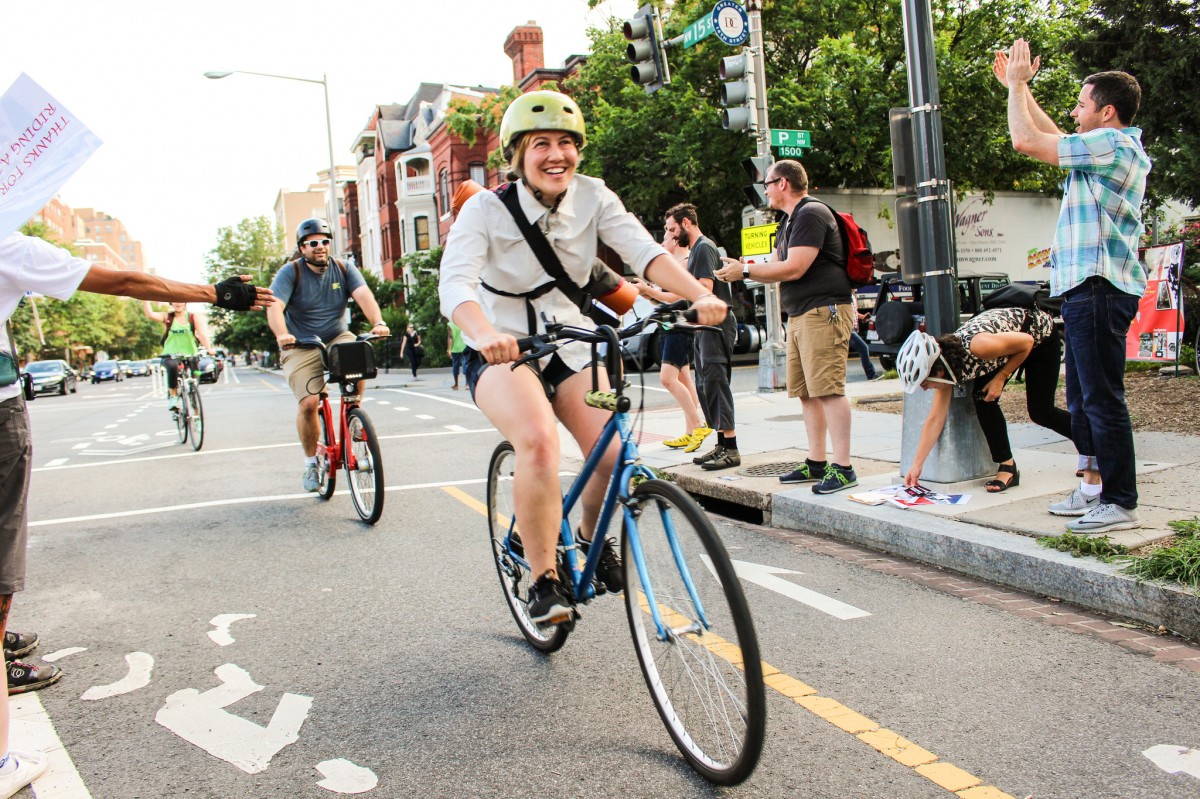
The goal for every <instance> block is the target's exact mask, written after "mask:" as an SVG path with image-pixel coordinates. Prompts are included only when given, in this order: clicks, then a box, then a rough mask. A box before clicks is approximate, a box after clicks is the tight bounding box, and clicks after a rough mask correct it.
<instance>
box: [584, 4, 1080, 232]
mask: <svg viewBox="0 0 1200 799" xmlns="http://www.w3.org/2000/svg"><path fill="white" fill-rule="evenodd" d="M711 8H712V3H711V2H710V0H678V2H675V3H672V4H670V5H669V6H668V7H666V8H664V9H663V20H664V27H665V32H666V35H667V36H668V37H670V36H674V35H678V34H679V33H681V32H682V31H683V29H684V28H685V27H686V26H687V25H689V24H690V23H691V22H693V21H694V20H696V19H697V18H699V17H700V16H701V15H702V14H705V13H710V12H711ZM1081 9H1082V4H1081V1H1080V0H1049V1H1048V2H1047V1H1045V0H1036V1H1035V0H1000V1H999V2H980V3H954V2H949V1H948V0H940V1H939V2H935V3H934V4H933V16H934V27H935V36H936V48H937V64H938V75H939V83H940V99H941V103H942V106H943V113H944V118H943V122H944V124H943V127H944V130H945V140H946V164H947V169H948V172H949V175H950V177H951V179H952V180H954V181H955V183H956V186H957V188H958V189H960V190H966V189H978V190H983V191H998V190H1012V189H1018V190H1031V191H1044V192H1057V191H1058V184H1059V181H1060V180H1061V174H1060V170H1057V169H1054V168H1052V167H1049V166H1047V165H1044V164H1041V163H1039V162H1037V161H1034V160H1033V159H1030V158H1026V157H1024V156H1021V155H1020V154H1018V153H1016V152H1015V151H1013V149H1012V147H1011V145H1010V143H1009V139H1008V126H1007V118H1006V94H1005V91H1004V89H1003V88H1002V87H1001V86H1000V84H999V83H998V82H997V81H996V79H995V77H994V76H993V75H992V72H991V64H992V59H993V57H994V53H995V51H996V50H997V49H999V48H1003V47H1007V46H1008V45H1009V44H1011V42H1012V40H1013V38H1015V37H1016V36H1018V35H1019V36H1023V37H1025V38H1028V39H1030V40H1031V41H1032V42H1033V45H1034V48H1035V51H1037V52H1046V53H1055V52H1059V51H1060V50H1061V48H1062V46H1063V43H1064V41H1066V40H1067V39H1069V38H1070V37H1071V36H1073V35H1074V31H1075V29H1076V24H1077V19H1078V18H1079V16H1080V14H1081ZM903 27H904V26H903V21H902V18H901V12H900V3H899V2H898V0H888V1H887V2H867V1H866V0H851V2H845V0H837V2H834V0H818V1H817V2H811V3H769V4H767V5H766V8H765V10H764V11H763V30H764V31H766V46H765V50H766V77H767V84H768V98H769V102H768V107H769V109H770V120H771V126H772V127H774V128H781V129H783V128H795V129H802V130H810V131H812V135H813V145H814V148H813V150H812V151H811V152H809V153H808V154H807V155H806V157H805V158H804V159H803V162H804V164H805V167H806V169H808V171H809V175H810V179H811V181H812V184H813V186H814V187H816V188H821V187H839V186H847V187H856V188H872V187H890V186H891V184H892V167H891V143H890V135H889V131H888V121H887V119H888V109H889V108H892V107H896V106H904V105H907V104H908V88H907V74H906V66H905V64H906V60H905V53H904V38H903ZM589 35H590V37H591V40H592V54H591V55H590V56H589V58H588V61H587V63H586V64H585V65H584V67H583V69H582V70H581V71H580V73H579V74H578V75H577V76H576V77H575V78H573V79H572V80H570V81H568V82H567V84H566V87H565V88H566V90H567V91H568V92H570V93H571V94H572V96H574V97H575V98H576V100H578V101H579V103H580V105H581V107H582V108H583V111H584V116H585V117H586V119H587V121H588V137H589V144H588V148H587V150H585V152H584V160H583V163H582V164H581V167H580V169H581V171H583V172H585V173H587V174H590V175H595V176H598V177H602V178H604V180H605V181H607V182H608V184H609V185H610V186H611V187H612V189H613V190H614V191H615V192H616V193H617V195H618V196H620V197H621V199H622V200H623V201H624V202H625V204H626V207H628V208H629V210H630V211H632V212H633V213H634V214H636V215H637V216H638V217H639V218H641V219H642V220H643V221H644V222H646V223H647V224H648V225H649V226H650V227H658V226H659V225H661V218H662V214H663V212H664V211H665V210H666V209H667V208H668V207H669V206H670V205H672V204H674V203H676V202H680V201H685V200H686V201H689V202H692V203H695V205H696V206H697V209H698V212H699V215H700V223H701V224H700V226H701V228H702V229H704V231H705V233H706V234H708V235H709V236H711V237H712V238H713V239H714V240H716V241H717V242H718V243H719V244H723V245H724V246H725V247H726V248H727V249H729V250H730V252H731V253H733V252H736V251H737V249H738V246H739V238H738V235H737V231H738V229H739V228H740V226H741V225H740V219H741V209H742V207H743V201H742V197H743V194H742V187H743V185H745V183H746V182H747V179H746V177H745V175H744V173H743V171H742V169H741V167H740V164H739V162H740V161H741V159H743V158H746V157H748V156H750V155H753V154H754V151H755V148H754V143H753V140H752V139H751V138H750V137H748V136H746V135H744V134H738V133H734V132H731V131H725V130H723V129H722V128H721V123H720V109H721V106H720V104H719V102H718V97H719V91H720V80H719V77H718V70H717V66H718V63H719V61H720V58H721V57H723V56H725V55H729V54H730V53H731V52H732V51H731V49H730V48H728V47H726V46H725V45H723V44H721V43H720V41H719V40H717V39H716V38H715V37H709V38H708V39H706V40H705V41H703V42H700V43H699V44H697V45H695V46H693V47H691V48H688V49H686V50H684V49H678V48H672V49H670V50H668V58H669V60H670V66H671V77H672V83H671V85H670V86H667V87H665V88H663V89H662V90H660V91H658V92H656V93H655V94H652V95H646V94H645V92H644V91H643V90H642V89H641V87H638V86H636V85H634V84H633V83H632V82H631V81H630V80H629V77H628V66H627V64H626V62H625V56H624V50H625V45H626V42H625V40H624V38H623V37H622V36H621V33H620V30H619V25H618V23H617V21H616V20H611V21H610V23H609V25H608V26H607V27H606V28H603V29H593V30H592V31H590V32H589ZM1076 90H1077V79H1076V76H1075V74H1074V72H1073V64H1071V63H1069V62H1066V61H1065V60H1062V62H1060V63H1055V62H1054V60H1053V59H1048V60H1047V63H1046V64H1044V65H1043V67H1042V69H1041V71H1040V72H1039V74H1038V78H1037V85H1036V92H1037V94H1038V98H1039V100H1040V101H1041V103H1042V105H1043V107H1044V108H1046V109H1047V111H1048V113H1050V114H1051V115H1052V116H1054V117H1055V118H1056V119H1058V120H1060V123H1061V124H1062V125H1063V126H1064V127H1065V126H1066V125H1067V124H1068V123H1069V117H1068V115H1067V113H1068V112H1069V110H1070V108H1071V107H1072V106H1073V104H1074V95H1075V92H1076Z"/></svg>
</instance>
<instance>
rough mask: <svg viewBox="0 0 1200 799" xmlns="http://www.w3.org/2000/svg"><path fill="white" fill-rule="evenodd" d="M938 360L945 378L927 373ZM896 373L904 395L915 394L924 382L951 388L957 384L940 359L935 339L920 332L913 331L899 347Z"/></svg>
mask: <svg viewBox="0 0 1200 799" xmlns="http://www.w3.org/2000/svg"><path fill="white" fill-rule="evenodd" d="M939 360H940V361H941V362H942V368H943V369H945V370H946V375H947V377H945V378H942V377H930V376H929V373H930V372H932V371H933V367H934V365H936V364H937V362H938V361H939ZM896 371H897V372H899V373H900V382H901V384H902V385H903V386H904V393H906V394H913V393H916V390H917V389H919V388H920V387H921V384H922V383H924V382H925V381H926V380H928V381H930V382H931V383H946V384H948V385H951V386H953V385H955V384H956V383H957V382H958V381H956V380H955V379H954V370H953V369H951V368H950V364H948V363H946V359H945V358H943V357H942V348H941V347H940V346H939V345H938V343H937V339H936V338H934V337H933V336H931V335H929V334H928V333H925V332H923V331H920V330H914V331H913V332H912V333H911V334H910V335H909V337H908V338H907V339H905V341H904V345H903V346H901V347H900V352H899V353H897V355H896Z"/></svg>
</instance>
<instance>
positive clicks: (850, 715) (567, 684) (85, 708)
mask: <svg viewBox="0 0 1200 799" xmlns="http://www.w3.org/2000/svg"><path fill="white" fill-rule="evenodd" d="M737 372H738V376H737V379H736V381H735V389H736V390H744V391H748V390H752V388H753V386H754V382H755V376H754V374H755V373H754V367H753V366H746V367H739V368H738V370H737ZM376 383H377V385H376V387H375V388H374V389H373V390H372V391H371V392H370V394H369V401H368V402H367V404H366V406H365V407H366V408H367V409H368V411H369V412H370V414H371V416H372V418H373V420H374V421H375V424H376V427H377V429H378V431H379V433H380V435H381V437H382V439H383V442H382V443H383V453H384V462H385V465H386V484H387V486H388V492H387V500H386V503H387V504H386V507H385V509H384V514H383V518H382V520H381V521H380V523H379V524H378V525H377V526H375V527H367V526H365V525H362V524H361V523H359V522H358V521H357V520H356V517H355V515H354V511H353V509H352V507H351V503H350V498H349V497H348V496H347V495H345V493H344V492H343V491H342V490H339V493H338V494H337V495H336V496H335V497H334V498H333V499H332V500H330V501H328V502H324V501H321V500H319V499H317V498H316V497H315V496H314V495H309V494H305V493H304V492H303V491H301V489H300V473H301V468H302V458H301V454H300V450H299V446H298V445H297V444H296V443H295V433H294V427H293V412H294V400H293V399H292V397H291V394H290V392H289V391H288V390H287V388H286V385H284V383H283V381H282V379H281V378H280V377H278V376H276V375H270V374H263V373H260V372H258V371H256V370H253V369H247V368H238V369H236V370H230V372H229V376H228V378H223V380H222V382H221V383H219V384H217V385H212V386H209V385H206V386H204V387H203V389H202V390H203V396H204V401H205V409H206V415H207V433H206V440H205V445H204V448H203V450H202V451H201V452H199V453H193V452H192V451H191V448H190V447H188V446H180V445H178V444H177V443H175V439H174V430H173V427H172V424H171V421H170V418H169V417H168V415H167V412H166V409H165V401H164V400H162V399H156V398H154V397H152V396H151V395H150V383H149V381H148V380H147V379H144V378H134V379H131V380H128V381H126V382H124V383H120V384H115V385H114V384H102V385H99V386H93V385H90V384H81V385H80V387H79V393H78V394H76V395H73V396H67V397H43V398H39V399H38V400H36V401H35V402H34V403H33V404H32V405H31V406H30V407H31V414H32V420H33V425H34V445H35V452H34V466H35V472H34V476H33V490H32V495H31V504H32V518H33V519H34V526H33V527H32V529H31V531H30V534H31V542H30V553H29V580H28V583H29V587H28V589H27V590H26V591H25V592H23V593H22V594H19V595H18V596H17V598H16V602H15V607H14V611H13V616H12V620H11V624H10V627H11V629H14V630H22V631H36V632H38V633H39V634H40V635H41V636H42V640H43V643H42V645H41V646H40V648H39V649H38V650H37V652H35V653H34V657H35V658H36V657H37V656H45V655H52V654H54V653H58V654H59V655H60V657H59V659H58V660H57V661H56V662H57V663H58V665H60V666H61V667H62V668H63V669H64V671H65V676H64V678H63V679H62V681H61V682H60V683H59V684H58V685H55V686H53V687H51V688H49V689H46V690H43V691H41V692H38V693H36V694H29V695H26V696H25V697H24V698H22V697H17V698H14V699H13V700H12V701H13V702H14V703H20V704H18V705H15V707H17V711H15V712H19V713H20V714H22V720H21V721H19V722H17V723H15V725H14V732H15V735H17V736H18V739H17V740H18V741H20V740H21V739H20V737H19V736H21V735H33V734H36V735H38V736H42V737H43V738H45V740H46V741H49V742H51V743H52V742H53V740H54V736H57V740H58V741H61V745H62V747H63V750H64V751H63V753H62V754H60V755H58V756H57V758H58V759H57V760H56V764H55V772H54V774H55V775H56V777H55V779H54V780H53V781H50V780H43V781H42V783H43V784H41V785H39V786H38V790H37V796H38V797H39V799H66V798H67V797H70V799H78V798H79V797H86V796H88V795H90V796H94V797H98V798H99V797H105V798H108V797H112V798H113V799H129V798H131V797H145V798H146V799H150V798H152V797H175V796H188V797H277V796H288V797H292V796H311V797H320V796H327V795H329V794H330V792H331V791H333V792H339V793H343V792H351V791H353V790H359V789H364V788H367V789H369V790H368V791H367V793H366V794H365V795H369V796H376V797H402V796H403V797H407V796H420V797H493V796H495V797H511V796H522V795H535V794H536V795H548V794H549V795H561V796H612V795H624V796H630V797H683V796H688V797H691V796H717V795H721V796H735V797H760V796H761V797H783V796H789V797H790V796H798V797H806V798H810V799H822V798H826V797H827V798H828V799H847V798H856V797H862V798H863V799H866V798H867V797H872V798H873V797H880V798H882V799H918V798H920V799H924V798H925V797H930V798H931V799H932V798H933V797H948V796H952V795H955V794H954V793H953V791H954V790H957V789H958V788H962V787H967V786H969V785H971V784H974V782H972V781H976V782H978V783H980V784H982V785H983V786H994V791H995V792H994V793H993V792H983V789H976V791H975V792H964V793H961V794H957V795H959V796H961V797H963V799H980V798H981V797H982V798H983V799H986V798H987V797H999V796H1003V795H1005V794H1007V795H1010V796H1014V797H1018V799H1019V798H1020V797H1026V796H1030V795H1032V796H1034V797H1037V799H1050V798H1051V797H1061V798H1062V799H1080V797H1088V798H1089V799H1099V798H1101V797H1113V798H1114V799H1115V798H1117V797H1120V798H1121V799H1128V798H1130V797H1156V798H1158V799H1184V798H1185V797H1189V798H1191V799H1194V797H1196V796H1198V795H1200V766H1197V765H1195V764H1196V761H1197V759H1200V751H1197V750H1196V749H1193V750H1192V754H1191V755H1190V756H1187V757H1183V758H1180V759H1179V761H1178V762H1179V763H1181V764H1182V767H1183V768H1185V769H1189V768H1190V770H1191V772H1192V773H1190V774H1189V773H1187V771H1186V770H1185V771H1180V772H1179V773H1175V774H1171V773H1168V771H1167V770H1164V768H1162V767H1161V766H1159V765H1156V764H1155V763H1154V762H1152V760H1151V759H1150V757H1148V756H1146V755H1144V754H1143V752H1145V751H1147V750H1150V751H1153V752H1161V751H1163V750H1152V749H1151V747H1155V746H1159V745H1171V746H1177V747H1181V748H1183V749H1184V750H1187V749H1188V748H1192V747H1196V748H1200V714H1197V713H1196V707H1197V700H1198V699H1200V678H1198V677H1197V675H1194V674H1188V673H1186V672H1183V671H1182V670H1179V669H1176V668H1173V667H1171V666H1170V665H1167V664H1162V663H1156V662H1154V661H1152V660H1150V659H1148V658H1145V657H1142V656H1139V655H1135V654H1131V653H1129V652H1127V651H1125V650H1122V649H1120V648H1118V647H1115V646H1113V645H1110V644H1107V643H1105V642H1103V641H1098V640H1095V639H1090V638H1085V637H1082V636H1076V635H1071V634H1069V633H1066V632H1063V631H1060V630H1058V629H1055V628H1052V627H1048V626H1046V625H1043V624H1039V623H1036V622H1033V621H1030V620H1026V619H1022V618H1018V617H1016V616H1013V615H1010V614H1007V613H1005V612H1002V611H999V610H996V609H993V608H990V607H986V606H982V605H979V604H976V603H970V602H964V601H962V600H960V599H957V598H954V597H950V596H947V595H944V594H940V593H937V592H935V591H932V590H929V589H927V588H925V587H923V586H920V585H918V584H914V583H912V582H910V581H908V580H905V579H904V578H902V577H896V576H890V575H886V574H880V573H876V572H872V571H867V570H864V569H862V568H859V567H857V566H854V565H853V564H850V563H847V562H845V561H842V560H838V559H836V558H832V557H827V556H822V555H815V554H812V553H810V552H807V551H803V550H801V549H799V548H797V547H795V546H793V545H791V544H788V543H787V542H785V541H782V540H780V539H779V538H776V537H773V536H771V535H769V534H768V532H769V531H765V530H762V529H759V528H755V527H753V526H750V525H746V524H742V523H738V522H731V521H728V520H721V519H718V520H717V527H718V530H719V531H720V532H721V533H722V535H723V537H724V539H725V542H726V545H727V547H728V549H729V550H730V553H731V555H732V556H733V557H734V558H735V559H737V560H741V561H745V562H749V563H756V564H760V565H763V566H768V567H773V568H775V569H780V570H788V571H787V572H780V573H778V574H776V575H774V578H775V579H776V580H777V581H780V582H783V583H789V584H793V585H798V586H803V587H805V588H807V589H810V590H811V591H815V592H818V593H819V594H822V595H824V596H826V597H830V598H834V599H836V600H838V601H840V602H843V603H847V604H849V605H851V606H853V607H855V608H858V609H861V610H862V611H865V612H866V614H867V615H863V616H860V617H858V618H852V619H849V620H843V619H840V618H837V617H836V616H834V615H831V614H830V613H828V612H825V611H823V610H821V609H819V608H817V607H813V606H812V605H810V604H805V603H803V602H801V601H798V600H797V599H795V598H793V597H792V596H789V595H786V588H783V589H781V590H784V591H785V593H780V592H779V590H772V589H769V588H767V587H763V586H762V585H759V584H753V583H747V584H746V586H745V588H746V592H747V596H748V598H749V601H750V602H751V605H752V609H753V612H754V615H755V623H756V625H757V628H758V633H759V638H760V642H761V645H762V651H763V658H764V660H765V661H766V662H767V663H769V664H770V665H771V666H773V667H775V668H776V669H778V670H779V671H780V672H782V673H783V674H784V675H787V676H788V677H791V678H794V680H798V681H801V682H802V683H804V684H805V685H807V686H810V687H811V689H812V691H814V692H815V693H813V694H810V696H809V697H808V698H807V699H805V698H804V697H801V699H803V700H804V702H805V704H807V705H808V707H806V706H804V704H800V703H798V702H797V701H793V699H790V698H788V697H786V696H784V695H783V694H782V693H780V692H779V691H778V690H770V691H768V707H769V723H768V732H767V744H766V748H765V751H764V754H763V758H762V761H761V764H760V766H759V768H758V770H757V771H756V772H755V773H754V775H753V776H752V777H751V778H750V779H749V780H748V781H747V782H746V783H744V784H743V785H741V786H738V787H736V788H732V789H714V788H712V787H711V786H709V785H707V783H705V782H704V781H703V780H701V779H700V778H698V777H697V776H695V775H694V774H693V773H692V772H691V771H690V770H689V769H688V768H687V766H686V765H685V764H684V762H683V761H682V759H681V758H680V757H679V755H678V753H677V751H676V750H675V748H674V745H673V744H672V743H671V741H670V739H669V737H668V736H667V734H666V731H665V730H664V729H663V726H662V724H661V722H660V721H659V719H658V716H657V714H656V713H655V711H654V708H653V706H652V704H651V703H650V701H649V697H648V695H647V693H646V689H645V686H644V683H643V681H642V677H641V674H640V672H639V671H638V668H637V662H636V658H635V656H634V654H633V651H632V646H631V644H630V641H629V634H628V629H627V626H626V621H625V618H624V610H623V607H622V605H621V603H620V602H619V601H617V600H616V599H614V598H612V597H603V598H601V599H599V600H598V601H596V602H594V603H592V604H591V605H589V606H587V607H585V608H583V619H582V621H581V622H580V624H579V625H578V627H577V628H576V631H575V633H574V634H573V635H572V636H571V638H570V640H569V641H568V642H567V644H566V646H565V647H564V648H563V650H561V651H560V652H558V653H556V654H554V655H552V656H549V657H547V656H542V655H539V654H537V653H536V652H534V651H532V650H531V649H530V648H529V647H528V646H527V645H526V644H525V642H524V640H523V639H522V638H521V637H520V635H519V633H518V631H517V628H516V626H515V624H514V623H513V621H512V619H511V617H510V616H509V613H508V610H507V608H506V606H505V605H504V602H503V599H502V597H501V594H500V590H499V586H498V585H497V581H496V576H495V572H494V569H493V567H492V565H491V562H490V556H489V550H488V547H487V545H486V532H485V520H484V517H483V516H482V515H480V513H479V511H478V510H477V505H478V502H479V501H482V500H483V496H484V491H483V484H482V480H483V476H484V471H485V467H486V465H487V461H488V457H489V455H490V453H491V450H492V448H493V447H494V446H495V444H496V443H497V442H498V440H499V436H498V435H497V434H496V433H495V431H494V430H492V429H491V428H490V427H489V425H488V424H487V422H486V420H485V419H484V418H483V416H482V414H480V413H479V412H478V411H476V410H475V409H474V407H473V406H472V405H471V403H470V398H469V396H468V395H467V393H466V392H465V391H451V390H450V389H449V381H448V380H447V379H446V377H445V375H444V374H437V373H432V374H428V375H427V376H425V379H424V380H422V381H421V382H419V383H416V384H411V385H409V384H406V383H405V381H404V379H403V375H402V374H399V373H393V374H391V375H382V376H381V377H380V379H379V380H378V381H376ZM647 385H648V386H650V387H651V388H653V387H655V386H656V385H657V383H656V375H650V376H648V380H647ZM646 402H647V406H648V407H663V406H665V405H666V404H667V403H668V402H669V397H668V396H667V395H666V394H665V393H663V392H662V391H661V390H650V391H648V392H647V397H646ZM653 446H658V445H657V444H654V445H653ZM340 477H341V478H342V479H341V480H340V481H339V482H340V483H341V485H340V486H339V489H344V485H345V479H344V475H340ZM763 582H770V581H769V580H765V579H764V580H763ZM774 588H775V589H780V585H779V583H778V582H776V583H775V584H774ZM793 593H794V592H793ZM816 604H819V603H816ZM71 649H76V651H73V652H70V651H69V650H71ZM64 652H66V653H65V654H64ZM785 683H786V684H787V685H794V683H787V682H786V681H785ZM816 697H821V698H825V699H826V700H828V701H819V700H818V699H816ZM838 703H840V704H838ZM38 714H44V716H42V715H38ZM863 717H865V719H866V720H869V721H870V722H872V723H873V724H874V725H878V726H880V727H882V728H884V729H885V730H886V731H890V733H894V734H895V735H896V736H900V737H902V738H903V739H906V740H907V741H908V742H911V744H912V745H915V746H916V747H920V750H917V749H915V748H910V749H908V752H909V754H912V755H914V756H915V755H919V752H920V751H924V752H927V753H931V754H932V755H934V756H936V757H937V758H938V760H937V761H936V762H935V763H934V764H933V765H931V766H930V765H925V766H921V765H917V766H915V767H914V765H912V764H909V765H906V764H905V763H903V762H900V761H903V760H904V759H905V756H900V757H899V758H891V757H886V756H884V755H883V754H881V753H880V752H879V751H877V750H876V748H874V747H873V746H872V745H870V742H871V741H872V740H874V741H875V742H876V743H878V741H879V738H878V736H876V737H875V738H872V736H871V735H869V734H866V735H862V736H856V735H855V734H852V733H851V732H847V731H846V730H847V729H851V730H855V729H857V728H856V726H855V725H856V723H858V724H860V726H861V723H860V722H859V721H858V720H860V719H862V718H863ZM44 719H48V720H49V722H50V724H40V725H39V724H35V722H37V721H39V720H44ZM39 740H40V739H39ZM14 745H17V744H16V743H15V744H14ZM47 745H49V744H47ZM1189 758H1190V759H1189ZM916 759H918V760H919V759H920V758H919V757H917V758H916ZM1189 763H1190V764H1191V765H1190V766H1189V765H1188V764H1189ZM964 775H965V776H964ZM320 782H324V785H319V783H320ZM372 785H373V786H374V787H371V786H372ZM26 795H28V794H26Z"/></svg>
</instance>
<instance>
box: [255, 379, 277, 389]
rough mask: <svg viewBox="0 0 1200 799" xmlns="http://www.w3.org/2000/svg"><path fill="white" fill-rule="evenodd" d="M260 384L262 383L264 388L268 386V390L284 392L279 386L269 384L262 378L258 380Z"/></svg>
mask: <svg viewBox="0 0 1200 799" xmlns="http://www.w3.org/2000/svg"><path fill="white" fill-rule="evenodd" d="M258 382H260V383H262V384H263V385H264V386H266V387H267V388H269V389H271V390H272V391H282V390H283V389H281V388H280V387H279V386H277V385H275V384H274V383H268V382H267V381H266V379H264V378H261V377H260V378H258Z"/></svg>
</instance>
